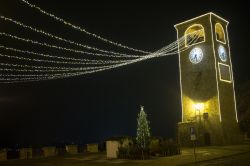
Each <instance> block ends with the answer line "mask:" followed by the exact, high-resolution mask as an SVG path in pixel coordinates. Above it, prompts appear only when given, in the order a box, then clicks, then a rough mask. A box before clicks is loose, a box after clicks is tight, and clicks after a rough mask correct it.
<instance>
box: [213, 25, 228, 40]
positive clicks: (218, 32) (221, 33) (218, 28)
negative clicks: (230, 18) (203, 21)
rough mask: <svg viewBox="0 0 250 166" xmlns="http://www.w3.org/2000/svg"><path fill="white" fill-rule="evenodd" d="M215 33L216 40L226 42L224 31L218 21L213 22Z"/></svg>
mask: <svg viewBox="0 0 250 166" xmlns="http://www.w3.org/2000/svg"><path fill="white" fill-rule="evenodd" d="M215 35H216V40H217V41H220V42H222V43H226V39H225V32H224V29H223V27H222V25H221V24H220V23H216V24H215Z"/></svg>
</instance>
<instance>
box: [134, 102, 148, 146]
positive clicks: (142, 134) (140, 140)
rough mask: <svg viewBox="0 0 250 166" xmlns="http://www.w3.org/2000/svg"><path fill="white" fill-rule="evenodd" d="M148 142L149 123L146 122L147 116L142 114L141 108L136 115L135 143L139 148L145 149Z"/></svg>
mask: <svg viewBox="0 0 250 166" xmlns="http://www.w3.org/2000/svg"><path fill="white" fill-rule="evenodd" d="M149 140H150V128H149V121H148V120H147V114H146V113H145V112H144V109H143V106H141V111H140V113H139V114H138V119H137V136H136V143H137V145H138V147H139V148H141V149H146V148H147V147H148V144H149Z"/></svg>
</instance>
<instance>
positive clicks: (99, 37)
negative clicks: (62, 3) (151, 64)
mask: <svg viewBox="0 0 250 166" xmlns="http://www.w3.org/2000/svg"><path fill="white" fill-rule="evenodd" d="M21 1H22V2H24V3H25V4H27V5H28V6H30V7H31V8H34V9H37V10H38V11H39V12H40V13H43V14H45V15H47V16H49V17H51V18H53V19H54V20H57V21H59V22H61V23H63V24H64V25H67V26H69V27H71V28H73V29H75V30H78V31H80V32H83V33H85V34H87V35H89V36H92V37H94V38H96V39H99V40H101V41H104V42H106V43H109V44H112V45H115V46H118V47H121V48H125V49H128V50H131V51H135V52H140V53H145V54H149V53H150V52H148V51H143V50H139V49H135V48H132V47H129V46H126V45H123V44H120V43H117V42H114V41H111V40H108V39H106V38H103V37H101V36H99V35H97V34H95V33H91V32H88V31H87V30H86V29H84V28H82V27H80V26H76V25H73V24H71V23H70V22H67V21H65V20H64V19H62V18H59V17H57V16H55V15H54V14H51V13H48V12H46V11H45V10H43V9H41V8H40V7H38V6H36V5H33V4H31V3H29V2H28V1H26V0H21Z"/></svg>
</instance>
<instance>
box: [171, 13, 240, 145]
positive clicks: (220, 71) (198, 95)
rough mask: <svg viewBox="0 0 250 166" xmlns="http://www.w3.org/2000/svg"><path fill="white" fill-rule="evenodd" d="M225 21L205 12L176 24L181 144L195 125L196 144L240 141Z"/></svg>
mask: <svg viewBox="0 0 250 166" xmlns="http://www.w3.org/2000/svg"><path fill="white" fill-rule="evenodd" d="M228 23H229V22H228V21H226V20H225V19H223V18H221V17H219V16H218V15H216V14H214V13H207V14H204V15H201V16H199V17H196V18H193V19H190V20H187V21H184V22H182V23H179V24H176V25H175V28H176V30H177V38H178V39H180V38H183V40H184V49H183V50H182V51H180V52H179V69H180V88H181V101H182V121H181V122H180V123H179V124H178V136H179V141H180V143H181V144H182V145H183V146H188V145H191V144H192V141H191V139H190V128H192V129H195V138H192V139H195V140H196V141H197V143H198V144H199V145H223V144H232V143H237V142H238V141H239V128H238V124H237V122H238V118H237V111H236V101H235V92H234V80H233V72H232V63H231V55H230V46H229V39H228V31H227V26H228ZM196 32H198V33H196ZM194 34H198V37H197V35H194ZM183 40H182V41H183ZM179 46H180V43H179ZM179 49H181V48H180V47H179Z"/></svg>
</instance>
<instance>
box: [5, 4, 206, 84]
mask: <svg viewBox="0 0 250 166" xmlns="http://www.w3.org/2000/svg"><path fill="white" fill-rule="evenodd" d="M20 1H21V2H23V3H24V4H26V5H27V6H29V7H31V8H32V9H36V11H39V12H40V13H41V14H43V15H45V16H48V17H50V18H51V19H53V20H54V21H57V22H59V23H61V24H63V25H64V26H65V27H66V28H67V27H70V28H73V29H74V30H77V31H78V32H80V33H84V34H85V35H88V36H90V37H93V38H95V39H97V40H100V41H101V42H105V43H106V44H109V45H112V46H116V47H117V48H122V49H123V50H124V51H123V52H119V51H114V50H106V49H102V48H98V47H94V46H90V45H87V44H86V43H82V42H76V41H74V40H71V39H66V38H65V37H62V36H59V35H56V34H52V33H50V32H46V31H44V30H42V29H40V28H37V27H33V26H30V25H27V24H25V23H23V22H21V21H17V20H15V19H13V18H10V17H6V16H3V15H1V16H0V21H1V22H4V23H5V22H7V23H11V24H13V25H14V26H15V27H16V28H21V29H24V30H25V31H32V32H34V33H36V34H38V35H41V36H42V37H46V38H47V39H48V40H46V42H44V41H39V40H34V39H31V38H29V37H27V35H25V37H23V36H20V35H16V34H14V33H13V32H12V33H9V32H0V37H1V38H3V39H8V40H11V41H13V42H15V43H24V44H26V45H28V46H30V47H31V48H37V47H39V48H42V49H47V50H53V51H54V50H55V51H58V52H60V55H58V54H54V52H53V51H51V52H49V53H47V52H44V51H41V49H37V50H36V49H35V50H34V49H32V50H28V49H27V48H26V47H25V48H15V47H13V46H8V44H6V43H4V44H3V43H0V58H1V59H0V60H1V61H0V83H18V82H33V81H42V80H52V79H60V78H67V77H73V76H80V75H85V74H91V73H96V72H100V71H104V70H111V69H114V68H117V67H122V66H126V65H129V64H133V63H136V62H140V61H144V60H148V59H152V58H158V57H162V56H167V55H173V54H177V53H178V52H181V51H184V50H186V49H187V48H188V47H186V41H188V42H190V43H191V42H194V41H195V40H197V39H198V37H199V35H200V34H201V33H202V32H201V31H195V32H193V34H192V35H188V36H183V37H181V38H179V39H178V40H176V41H174V42H172V43H170V44H169V45H167V46H165V47H163V48H161V49H159V50H157V51H154V52H149V51H145V50H140V49H136V48H132V47H129V46H126V45H124V44H120V43H118V42H115V41H112V40H109V39H106V38H103V37H101V36H99V35H97V34H95V33H91V32H89V31H87V30H86V29H84V28H82V27H80V26H77V25H74V24H72V23H70V22H67V21H65V20H64V19H62V18H60V17H57V16H55V15H54V14H51V13H48V12H46V11H45V10H43V9H41V8H40V7H38V6H36V5H33V4H31V3H29V2H28V1H27V0H20ZM55 42H56V44H54V43H55ZM52 43H53V44H52ZM61 43H64V44H65V45H66V46H61V45H60V44H61ZM76 47H77V48H76ZM117 50H120V49H117ZM125 50H127V51H128V52H129V53H124V52H125ZM131 52H134V53H133V54H132V53H131ZM72 54H73V56H69V55H72ZM2 59H3V60H2Z"/></svg>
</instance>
